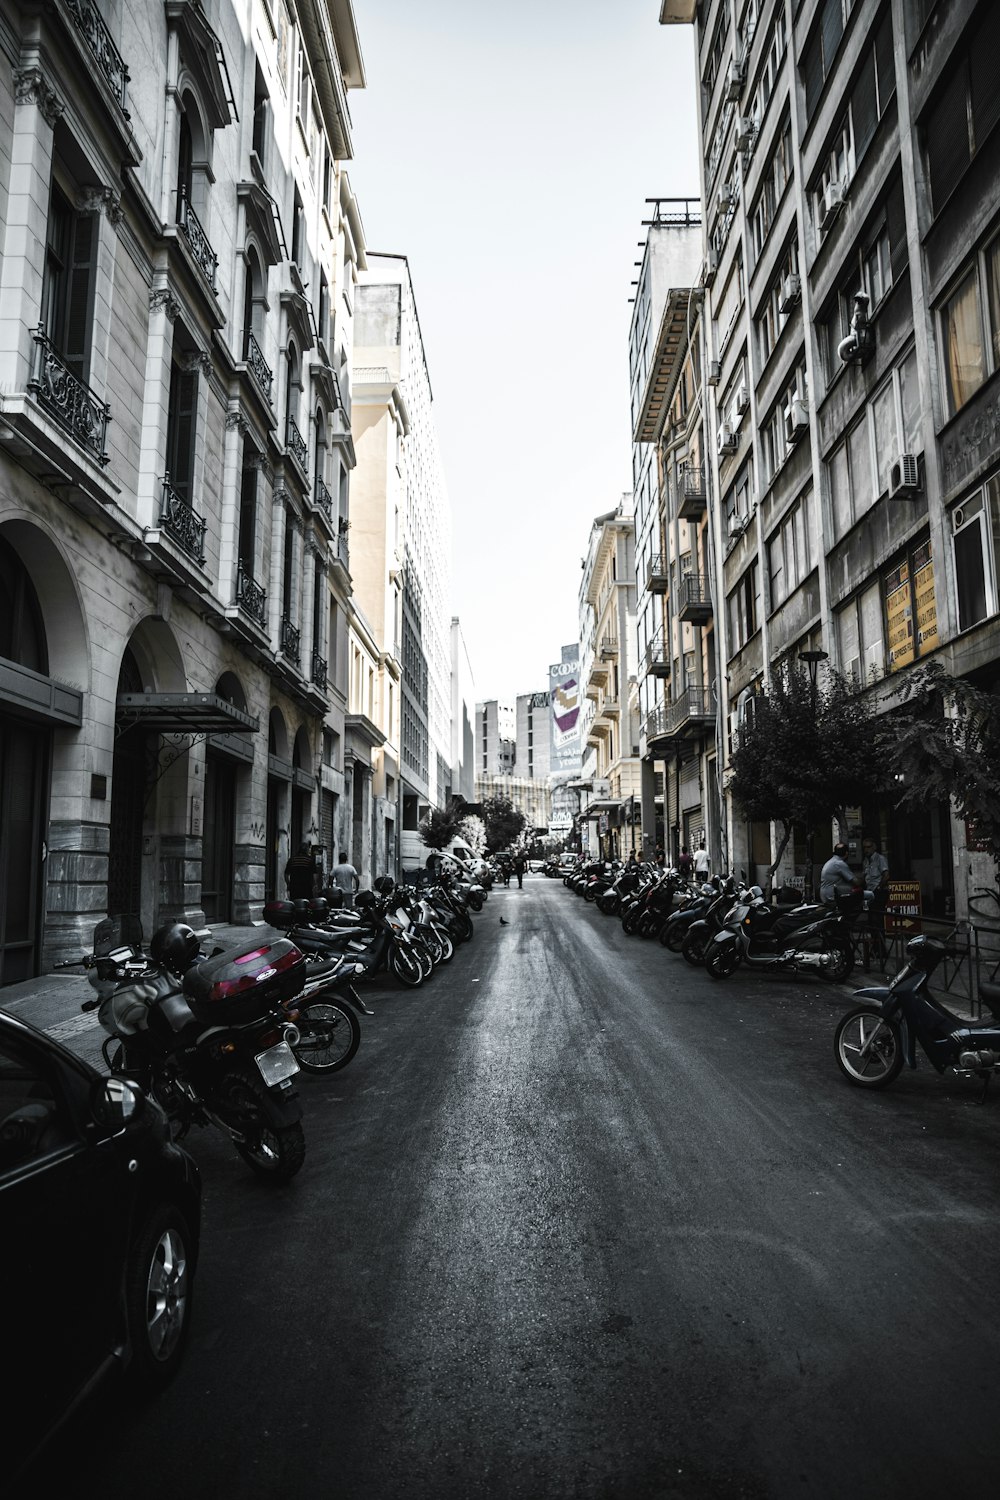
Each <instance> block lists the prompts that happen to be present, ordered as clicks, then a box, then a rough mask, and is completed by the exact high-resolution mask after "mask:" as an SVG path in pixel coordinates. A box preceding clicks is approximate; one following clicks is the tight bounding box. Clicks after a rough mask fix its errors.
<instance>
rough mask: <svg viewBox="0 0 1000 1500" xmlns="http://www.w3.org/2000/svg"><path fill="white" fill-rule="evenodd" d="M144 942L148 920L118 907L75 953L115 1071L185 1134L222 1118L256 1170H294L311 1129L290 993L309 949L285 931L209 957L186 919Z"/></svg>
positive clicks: (282, 1176)
mask: <svg viewBox="0 0 1000 1500" xmlns="http://www.w3.org/2000/svg"><path fill="white" fill-rule="evenodd" d="M141 942H142V938H141V929H139V928H138V927H137V925H129V924H128V923H127V921H125V922H123V920H122V919H120V918H112V917H109V918H107V919H106V920H105V921H103V922H100V923H98V925H97V928H96V929H95V932H94V951H93V953H91V954H87V955H86V956H84V957H83V958H81V959H78V960H76V961H75V964H82V966H83V967H84V968H85V969H87V971H88V978H89V979H90V982H91V984H92V985H93V987H94V988H95V989H96V990H97V996H98V997H97V998H96V999H94V1000H88V1001H86V1002H85V1003H84V1005H83V1009H84V1010H97V1013H98V1020H99V1021H100V1023H101V1026H102V1027H103V1028H104V1030H105V1031H106V1032H107V1033H108V1035H107V1037H106V1039H105V1041H104V1043H103V1046H102V1051H103V1054H104V1060H105V1062H106V1063H107V1065H108V1069H109V1071H110V1072H111V1073H119V1074H120V1073H128V1074H132V1075H134V1076H136V1077H138V1079H139V1081H140V1082H141V1083H142V1085H143V1087H144V1088H145V1089H146V1090H147V1091H148V1092H149V1093H151V1094H152V1095H153V1097H154V1098H155V1099H156V1100H157V1102H158V1103H159V1104H160V1105H161V1106H162V1108H163V1109H164V1110H165V1111H166V1114H167V1116H168V1117H169V1119H170V1121H171V1125H172V1128H173V1131H174V1135H175V1138H176V1139H181V1138H182V1137H183V1136H184V1135H186V1134H187V1132H188V1130H189V1129H190V1128H191V1126H192V1125H202V1126H204V1125H215V1126H217V1127H218V1128H219V1129H220V1130H222V1131H224V1132H225V1134H226V1135H228V1136H229V1138H230V1139H231V1140H232V1142H233V1145H234V1146H235V1148H236V1151H237V1152H238V1154H239V1155H240V1156H241V1157H242V1159H243V1160H244V1161H245V1162H246V1163H247V1165H248V1166H249V1167H251V1168H252V1169H253V1170H254V1171H255V1172H259V1173H260V1174H261V1175H262V1176H265V1177H269V1178H271V1179H273V1180H275V1181H287V1180H288V1179H289V1178H291V1177H294V1175H295V1174H296V1172H298V1171H299V1169H300V1168H301V1166H302V1163H303V1161H304V1160H305V1135H304V1132H303V1129H302V1110H301V1106H300V1104H299V1099H298V1094H297V1093H296V1091H295V1088H294V1086H293V1082H292V1080H293V1079H294V1077H295V1074H296V1073H297V1072H298V1071H299V1063H298V1061H297V1059H296V1057H295V1053H294V1050H293V1048H294V1045H295V1044H296V1043H297V1042H298V1040H299V1031H298V1027H297V1026H296V1025H295V1022H294V1020H293V1019H292V1016H293V1014H294V1011H290V1010H289V1002H290V1001H292V1000H293V999H294V998H295V997H296V996H297V995H298V994H299V993H300V991H301V990H302V987H303V985H304V983H305V970H306V964H305V959H304V958H303V955H302V954H301V952H300V951H299V950H298V949H297V948H296V947H295V946H294V945H293V944H292V943H290V942H287V941H285V940H283V939H279V940H278V941H267V940H262V941H256V942H255V943H254V944H253V945H246V944H244V945H242V946H237V947H231V948H225V949H222V950H220V951H219V952H218V953H216V954H213V955H212V956H211V957H209V958H203V957H202V956H201V954H200V948H199V942H198V936H197V934H196V933H195V932H194V931H193V929H192V928H190V927H189V926H187V924H186V923H183V922H170V923H167V924H165V925H164V926H163V927H160V928H159V929H158V930H157V931H156V932H155V933H154V934H153V937H152V938H151V940H150V945H149V953H148V954H146V953H144V952H143V950H142V946H141ZM75 964H74V963H73V962H71V963H67V964H60V965H59V967H60V968H71V967H74V966H75Z"/></svg>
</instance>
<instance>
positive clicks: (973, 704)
mask: <svg viewBox="0 0 1000 1500" xmlns="http://www.w3.org/2000/svg"><path fill="white" fill-rule="evenodd" d="M899 698H900V703H901V710H900V712H899V713H898V714H894V715H893V716H892V727H893V735H892V738H891V739H890V741H889V745H888V758H889V766H890V771H891V772H892V773H893V775H894V776H895V777H896V778H897V782H898V784H899V785H900V786H901V788H902V791H901V794H900V796H899V797H898V800H897V804H896V805H897V806H898V807H912V806H919V805H921V804H922V803H924V802H938V801H944V800H946V799H947V798H952V799H954V803H955V809H956V811H957V813H958V816H959V817H960V818H967V819H968V820H969V823H970V824H972V825H973V826H974V827H975V831H976V835H977V837H978V838H980V839H982V840H984V841H985V842H986V843H987V844H988V845H989V852H990V854H991V855H992V857H993V862H994V864H995V865H996V866H997V867H998V872H1000V697H998V696H997V694H996V693H988V692H983V691H982V689H980V688H977V687H974V686H973V684H972V683H971V682H969V681H968V680H967V679H966V678H964V677H952V676H951V675H950V674H949V673H948V672H946V671H945V669H944V667H943V666H942V665H941V664H940V662H929V663H928V664H927V666H925V667H917V668H914V669H913V670H912V671H911V672H908V673H907V675H906V678H905V679H904V681H903V682H902V683H901V685H900V691H899Z"/></svg>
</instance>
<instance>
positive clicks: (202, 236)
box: [177, 188, 219, 292]
mask: <svg viewBox="0 0 1000 1500" xmlns="http://www.w3.org/2000/svg"><path fill="white" fill-rule="evenodd" d="M177 223H178V225H179V226H180V228H181V231H182V232H183V235H184V238H185V239H186V240H187V242H188V244H189V246H190V247H191V254H192V255H193V256H194V258H195V260H196V261H197V262H198V265H199V267H200V269H201V272H202V275H203V276H204V277H205V280H206V281H207V282H208V284H209V286H210V287H211V288H212V291H213V292H214V291H215V274H216V271H217V270H218V266H219V257H218V256H217V255H216V253H215V251H214V250H213V249H212V247H211V245H210V244H209V241H208V235H207V234H206V233H205V231H204V229H203V228H202V224H201V220H200V219H199V218H198V215H197V214H196V213H195V211H194V209H193V208H192V207H191V204H190V202H189V200H188V196H187V193H186V192H185V190H184V189H183V188H181V190H180V192H179V194H178V197H177Z"/></svg>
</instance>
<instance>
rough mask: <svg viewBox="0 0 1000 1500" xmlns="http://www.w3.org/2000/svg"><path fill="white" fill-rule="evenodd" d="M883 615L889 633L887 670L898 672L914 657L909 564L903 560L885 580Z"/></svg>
mask: <svg viewBox="0 0 1000 1500" xmlns="http://www.w3.org/2000/svg"><path fill="white" fill-rule="evenodd" d="M885 618H886V624H887V626H888V637H889V671H890V672H898V671H899V669H900V667H906V666H909V664H910V662H911V661H912V660H913V609H912V605H911V602H910V567H909V564H908V563H902V564H901V565H900V566H899V567H898V568H894V569H893V570H892V572H891V573H890V574H889V576H888V578H887V579H886V581H885Z"/></svg>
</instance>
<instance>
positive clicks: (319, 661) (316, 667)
mask: <svg viewBox="0 0 1000 1500" xmlns="http://www.w3.org/2000/svg"><path fill="white" fill-rule="evenodd" d="M312 680H313V682H314V683H315V684H316V686H317V687H319V688H325V687H326V657H325V656H320V654H319V652H318V651H314V652H313V654H312Z"/></svg>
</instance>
